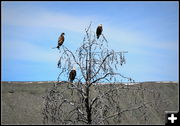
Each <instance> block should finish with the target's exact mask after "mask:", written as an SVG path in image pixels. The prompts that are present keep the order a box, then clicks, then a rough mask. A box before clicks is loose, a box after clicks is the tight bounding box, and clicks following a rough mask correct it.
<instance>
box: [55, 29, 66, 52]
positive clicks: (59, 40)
mask: <svg viewBox="0 0 180 126" xmlns="http://www.w3.org/2000/svg"><path fill="white" fill-rule="evenodd" d="M64 35H65V33H64V32H63V33H61V35H60V36H59V38H58V46H57V48H58V49H59V47H60V46H61V45H62V44H63V42H64Z"/></svg>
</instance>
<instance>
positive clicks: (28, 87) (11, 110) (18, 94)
mask: <svg viewBox="0 0 180 126" xmlns="http://www.w3.org/2000/svg"><path fill="white" fill-rule="evenodd" d="M52 85H53V84H52V83H51V82H44V83H43V82H42V83H37V82H33V83H27V82H23V83H22V82H16V83H12V82H9V83H8V82H2V83H1V124H30V125H31V124H43V123H42V105H43V96H45V93H46V90H47V89H48V88H50V87H52ZM141 85H142V86H143V87H144V88H146V89H150V90H155V91H158V92H159V93H160V94H161V95H162V97H163V98H164V99H166V101H168V104H165V103H161V105H160V106H161V107H159V108H158V109H159V111H160V112H157V110H156V109H157V108H156V109H155V108H153V107H149V109H148V112H149V113H152V114H151V115H153V116H152V117H151V118H152V119H151V120H149V121H150V122H149V123H150V124H151V123H152V124H164V119H165V114H164V113H165V111H179V110H178V109H179V101H178V99H179V98H178V97H179V92H178V87H179V84H177V83H155V82H146V83H142V84H141ZM95 86H97V85H95ZM98 86H103V85H98ZM117 86H118V84H117ZM129 86H131V87H133V86H138V84H137V85H129ZM121 93H122V92H121ZM127 96H128V97H130V98H132V97H135V96H133V95H132V94H129V95H128V94H127ZM136 97H137V96H136ZM147 99H148V96H147ZM126 100H128V99H126V98H124V99H122V101H123V103H126V102H127V101H126ZM123 103H122V106H124V107H126V104H123ZM136 114H137V113H136ZM133 117H134V118H133ZM138 120H139V119H138V116H131V117H129V116H128V115H126V116H124V117H123V121H122V122H123V123H124V124H134V123H135V124H138ZM139 123H140V122H139Z"/></svg>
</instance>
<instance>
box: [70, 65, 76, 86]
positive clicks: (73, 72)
mask: <svg viewBox="0 0 180 126" xmlns="http://www.w3.org/2000/svg"><path fill="white" fill-rule="evenodd" d="M75 77H76V68H75V67H73V69H72V70H71V72H70V73H69V80H70V82H71V83H72V82H73V80H74V79H75Z"/></svg>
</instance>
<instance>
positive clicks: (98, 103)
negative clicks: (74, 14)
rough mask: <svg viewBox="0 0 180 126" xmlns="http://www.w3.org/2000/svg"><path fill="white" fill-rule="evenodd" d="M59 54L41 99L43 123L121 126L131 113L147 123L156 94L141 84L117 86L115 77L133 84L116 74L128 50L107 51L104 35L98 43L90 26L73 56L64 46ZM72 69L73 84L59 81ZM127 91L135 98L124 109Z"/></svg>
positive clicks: (130, 99) (130, 79) (128, 78)
mask: <svg viewBox="0 0 180 126" xmlns="http://www.w3.org/2000/svg"><path fill="white" fill-rule="evenodd" d="M59 53H60V58H59V61H58V64H57V65H58V68H59V69H60V74H59V76H58V78H57V80H58V81H57V83H55V84H54V86H53V87H51V88H50V89H49V90H48V91H47V95H46V96H45V97H44V98H45V99H44V104H43V110H42V112H43V122H44V123H55V124H113V123H116V124H117V123H121V118H122V115H123V113H128V112H129V113H130V112H132V111H133V112H137V111H139V112H140V113H141V114H142V115H141V116H142V117H143V120H145V122H147V120H148V115H147V113H146V109H147V107H148V106H149V105H153V103H155V102H156V100H155V99H157V98H158V97H159V96H158V94H157V93H156V92H154V91H153V90H152V91H150V90H146V89H145V88H143V87H142V85H140V86H139V87H137V86H136V87H133V86H129V85H124V84H116V83H117V82H119V80H118V79H117V78H125V79H127V80H128V81H129V82H133V81H134V80H133V79H132V78H130V77H126V76H124V75H122V74H121V73H119V71H120V67H121V66H122V65H123V64H125V63H126V59H125V54H126V53H127V51H120V52H115V51H114V50H112V49H109V48H108V41H107V39H106V38H105V36H104V35H103V34H102V35H101V36H100V38H99V39H98V40H97V39H96V35H95V33H94V31H92V30H91V23H90V25H89V26H88V28H87V29H85V37H84V39H83V43H82V45H81V46H80V47H79V48H78V49H77V50H76V51H75V52H74V53H73V52H72V51H70V50H69V49H68V48H67V47H65V46H64V45H62V46H61V48H60V50H59ZM74 66H76V67H77V68H78V69H77V77H76V79H75V82H74V83H71V82H68V81H61V80H62V78H61V77H66V78H68V76H69V72H70V70H71V69H72V67H74ZM102 83H107V84H103V85H102ZM127 92H128V93H131V95H134V96H135V97H133V98H129V102H128V103H124V104H126V106H128V107H127V108H123V106H120V102H123V99H124V98H128V93H127ZM145 92H146V93H145ZM148 92H149V95H150V96H152V97H153V98H152V101H146V99H144V95H145V94H146V95H147V94H148ZM144 93H145V94H144ZM126 95H127V96H126ZM138 95H140V96H141V100H140V99H137V97H138ZM137 100H138V101H137Z"/></svg>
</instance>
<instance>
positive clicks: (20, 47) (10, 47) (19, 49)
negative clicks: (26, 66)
mask: <svg viewBox="0 0 180 126" xmlns="http://www.w3.org/2000/svg"><path fill="white" fill-rule="evenodd" d="M2 56H3V57H4V58H6V59H15V60H25V61H33V62H34V61H35V62H57V60H58V51H57V50H53V49H51V48H49V49H47V48H46V49H45V48H43V47H41V46H37V45H35V44H32V43H29V42H24V41H21V40H20V41H17V40H16V41H14V40H9V41H6V42H3V43H2Z"/></svg>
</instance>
